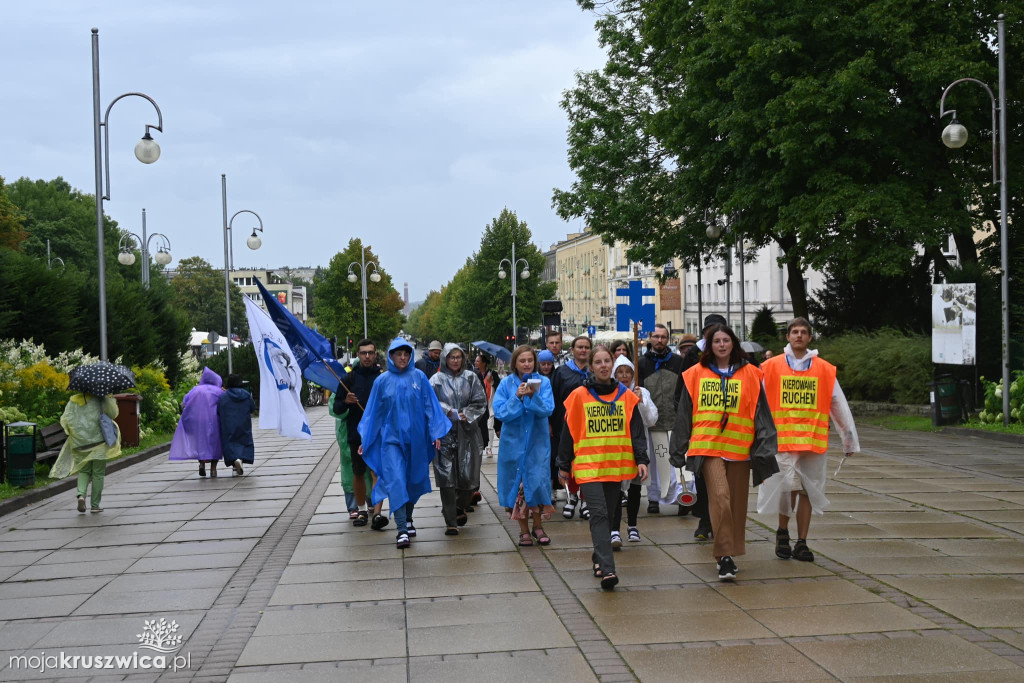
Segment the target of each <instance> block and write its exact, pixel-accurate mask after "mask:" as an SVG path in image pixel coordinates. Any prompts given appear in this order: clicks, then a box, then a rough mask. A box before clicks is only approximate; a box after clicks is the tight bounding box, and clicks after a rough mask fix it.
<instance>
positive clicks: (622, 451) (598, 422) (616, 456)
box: [565, 385, 640, 484]
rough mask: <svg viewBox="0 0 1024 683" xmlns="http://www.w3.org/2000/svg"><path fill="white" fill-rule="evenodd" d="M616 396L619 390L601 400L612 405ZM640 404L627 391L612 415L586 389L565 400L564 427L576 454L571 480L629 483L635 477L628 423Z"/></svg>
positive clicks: (579, 389) (574, 391) (635, 470)
mask: <svg viewBox="0 0 1024 683" xmlns="http://www.w3.org/2000/svg"><path fill="white" fill-rule="evenodd" d="M620 386H621V385H620ZM616 393H618V389H616V391H615V392H614V393H611V394H606V395H604V396H601V398H602V399H604V400H605V401H611V400H612V399H614V398H615V394H616ZM639 402H640V399H638V398H637V397H636V394H634V393H633V392H632V391H630V390H629V389H626V390H625V391H624V392H622V394H621V395H620V396H619V397H618V399H617V400H616V401H615V404H614V405H615V412H614V414H613V413H612V412H611V410H610V406H609V405H608V404H607V403H602V402H601V401H598V400H597V399H595V398H594V396H593V395H592V394H591V393H590V391H588V390H587V388H586V387H577V388H576V389H574V390H573V392H572V393H571V394H569V396H568V398H566V399H565V424H566V426H567V427H568V428H569V433H570V434H571V435H572V448H573V452H574V453H575V458H574V460H573V461H572V476H573V477H574V478H575V479H576V481H577V482H579V483H581V484H585V483H587V482H592V481H627V480H629V479H633V478H635V477H636V475H637V468H636V459H635V458H634V457H633V439H632V437H631V435H630V431H629V423H630V420H632V418H633V411H634V410H635V409H636V406H637V404H638V403H639Z"/></svg>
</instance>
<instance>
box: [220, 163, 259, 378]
mask: <svg viewBox="0 0 1024 683" xmlns="http://www.w3.org/2000/svg"><path fill="white" fill-rule="evenodd" d="M220 199H221V211H222V213H223V216H224V308H225V317H224V320H225V324H226V325H227V332H225V334H227V336H228V340H227V341H228V374H229V375H230V374H231V372H232V370H233V368H232V365H231V341H232V339H231V269H232V268H234V267H235V258H234V256H235V254H234V250H233V249H232V244H231V226H232V224H234V222H235V218H237V217H238V215H239V214H242V213H249V214H252V215H253V216H255V217H256V220H257V221H258V222H259V225H258V226H257V227H254V228H253V229H252V235H250V236H249V238H248V239H247V240H245V244H246V246H248V247H249V248H250V249H252V250H254V251H255V250H256V249H259V248H260V246H262V244H263V240H261V239H260V238H259V235H257V234H256V231H257V230H258V231H259V232H263V219H262V218H260V216H259V214H258V213H256V212H255V211H250V210H249V209H242V210H241V211H236V212H235V213H234V215H232V216H231V218H230V219H228V177H227V175H225V174H224V173H221V174H220Z"/></svg>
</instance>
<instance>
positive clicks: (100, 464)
mask: <svg viewBox="0 0 1024 683" xmlns="http://www.w3.org/2000/svg"><path fill="white" fill-rule="evenodd" d="M101 415H106V416H107V417H109V418H110V419H111V420H113V419H114V418H115V417H117V400H116V399H115V398H114V397H113V396H93V395H92V394H73V395H72V396H71V399H70V400H69V401H68V404H67V406H66V407H65V408H64V414H63V415H61V418H60V426H61V427H63V429H64V432H65V433H66V434H67V435H68V439H67V441H65V442H64V446H63V447H62V448H61V449H60V454H59V455H58V456H57V462H55V463H54V464H53V467H52V468H50V477H51V478H53V479H62V478H64V477H66V476H68V475H69V474H74V473H76V472H77V473H78V511H79V512H85V494H86V491H87V490H88V488H89V484H90V483H92V495H91V496H90V501H89V502H90V504H91V509H92V511H93V512H102V510H103V508H102V507H100V498H101V497H102V496H103V477H104V475H105V474H106V472H107V460H111V459H113V458H116V457H117V456H119V455H121V430H120V429H118V428H117V423H114V424H113V428H114V429H115V430H116V431H117V438H116V440H115V441H114V445H113V446H108V445H107V442H106V441H105V440H104V439H103V432H102V430H101V429H100V416H101Z"/></svg>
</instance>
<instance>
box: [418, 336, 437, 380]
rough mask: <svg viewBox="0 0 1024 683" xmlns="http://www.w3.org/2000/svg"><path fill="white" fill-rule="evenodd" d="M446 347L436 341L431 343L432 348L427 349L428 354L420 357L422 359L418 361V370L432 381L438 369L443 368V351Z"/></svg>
mask: <svg viewBox="0 0 1024 683" xmlns="http://www.w3.org/2000/svg"><path fill="white" fill-rule="evenodd" d="M443 348H444V347H443V346H441V342H439V341H437V340H436V339H435V340H434V341H432V342H430V346H428V347H427V352H426V353H425V354H423V355H422V356H420V359H419V360H418V361H416V369H417V370H419V371H421V372H422V373H423V374H424V375H426V376H427V379H430V378H431V377H433V376H434V373H436V372H437V369H438V368H439V367H440V366H441V350H442V349H443Z"/></svg>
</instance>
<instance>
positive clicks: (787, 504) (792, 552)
mask: <svg viewBox="0 0 1024 683" xmlns="http://www.w3.org/2000/svg"><path fill="white" fill-rule="evenodd" d="M811 338H812V334H811V323H809V322H808V321H807V319H806V318H793V320H791V321H790V322H789V325H787V326H786V341H788V342H789V344H787V345H786V351H785V353H784V354H783V355H781V356H776V357H775V358H772V359H771V360H768V361H765V363H764V365H762V366H761V371H762V372H763V373H764V389H765V393H766V394H767V396H768V404H769V405H770V406H771V408H772V417H773V418H775V426H776V428H778V430H779V452H778V453H777V454H776V456H775V457H776V459H777V460H778V462H779V470H780V476H778V477H772V478H771V479H769V480H768V481H766V482H765V484H764V486H762V487H761V490H760V491H758V492H757V511H758V512H759V513H772V512H777V513H778V514H779V528H778V531H776V532H775V554H776V555H777V556H778V557H779V558H781V559H783V560H788V559H789V558H791V557H792V558H795V559H797V560H802V561H804V562H814V553H812V552H811V549H810V548H808V547H807V532H808V530H809V529H810V527H811V512H812V511H813V512H814V514H816V515H820V514H823V512H824V511H825V509H826V508H827V507H828V505H829V502H828V498H826V497H825V482H826V481H827V480H828V456H827V455H825V451H826V450H828V419H829V416H831V417H832V422H833V423H834V424H835V426H836V428H837V429H838V430H839V435H840V437H841V438H842V441H843V453H845V454H846V455H852V454H853V453H856V452H858V451H860V441H859V439H858V438H857V427H856V426H855V425H854V423H853V414H852V413H851V412H850V405H849V404H848V403H847V402H846V396H844V395H843V390H842V389H841V388H840V387H839V382H838V381H837V380H836V366H834V365H832V364H831V363H829V362H828V361H826V360H825V359H823V358H820V357H819V356H818V352H817V350H813V351H809V350H808V349H807V345H808V344H809V343H810V341H811ZM798 498H799V501H800V502H799V503H797V499H798ZM794 511H795V512H796V529H797V541H796V545H794V546H793V547H792V548H790V547H789V540H790V539H789V518H790V517H791V516H793V513H794Z"/></svg>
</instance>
